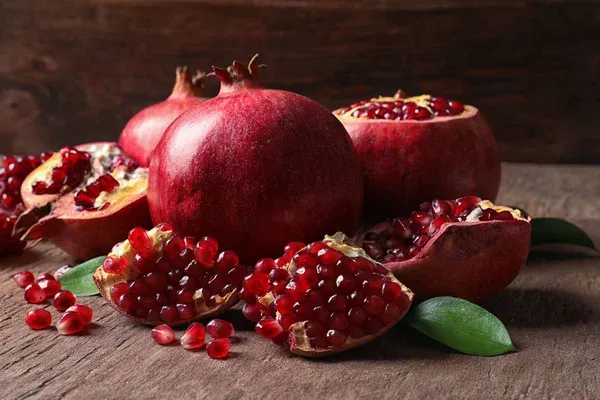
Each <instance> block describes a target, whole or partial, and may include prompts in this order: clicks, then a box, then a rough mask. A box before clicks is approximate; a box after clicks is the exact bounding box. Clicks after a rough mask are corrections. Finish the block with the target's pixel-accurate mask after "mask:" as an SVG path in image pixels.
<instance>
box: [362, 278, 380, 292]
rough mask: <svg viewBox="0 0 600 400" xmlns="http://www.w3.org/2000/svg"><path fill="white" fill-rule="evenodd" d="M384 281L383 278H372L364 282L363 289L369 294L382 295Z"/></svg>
mask: <svg viewBox="0 0 600 400" xmlns="http://www.w3.org/2000/svg"><path fill="white" fill-rule="evenodd" d="M383 284H384V279H383V278H382V277H381V276H377V275H374V276H371V277H370V278H368V279H367V280H365V281H364V282H363V288H364V289H365V290H366V292H367V293H369V294H380V293H381V291H382V290H383Z"/></svg>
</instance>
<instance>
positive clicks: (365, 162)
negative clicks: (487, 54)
mask: <svg viewBox="0 0 600 400" xmlns="http://www.w3.org/2000/svg"><path fill="white" fill-rule="evenodd" d="M334 115H336V116H337V117H338V119H339V120H340V121H341V122H342V124H343V125H344V127H345V128H346V130H347V131H348V133H349V134H350V137H351V138H352V141H353V142H354V145H355V147H356V150H357V152H358V155H359V159H360V163H361V167H362V170H363V175H364V179H365V213H366V214H368V215H370V216H371V217H376V218H382V219H383V218H390V217H394V216H398V215H404V214H406V213H409V212H410V211H411V210H413V209H415V208H417V207H418V206H419V204H420V203H422V202H424V201H428V200H431V199H433V198H436V197H437V198H446V199H451V198H456V197H460V196H467V195H471V194H476V195H478V196H481V197H482V198H486V199H490V200H492V201H493V200H494V199H495V197H496V195H497V194H498V188H499V186H500V173H501V171H500V156H499V151H498V146H497V144H496V140H495V138H494V135H493V133H492V131H491V129H490V127H489V125H488V124H487V123H486V121H485V119H484V118H483V116H482V114H481V112H480V111H479V110H478V109H477V108H475V107H473V106H470V105H463V104H462V103H460V102H458V101H456V100H452V99H448V98H442V97H435V96H431V95H428V94H425V95H421V96H414V97H407V96H406V95H405V94H404V93H402V92H401V91H399V92H398V93H397V94H396V95H395V96H393V97H377V98H372V99H369V100H363V101H360V102H357V103H354V104H351V105H350V106H347V107H343V108H340V109H338V110H336V111H334Z"/></svg>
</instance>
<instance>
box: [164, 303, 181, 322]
mask: <svg viewBox="0 0 600 400" xmlns="http://www.w3.org/2000/svg"><path fill="white" fill-rule="evenodd" d="M178 319H179V312H177V308H175V307H174V306H163V307H162V308H161V309H160V320H161V321H163V322H164V323H167V324H171V323H173V322H176V321H177V320H178Z"/></svg>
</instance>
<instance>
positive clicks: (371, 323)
mask: <svg viewBox="0 0 600 400" xmlns="http://www.w3.org/2000/svg"><path fill="white" fill-rule="evenodd" d="M362 328H363V330H364V331H365V333H366V334H367V335H373V334H374V333H377V332H379V331H380V330H381V328H383V324H382V323H381V321H380V320H379V318H377V317H369V318H367V320H366V321H365V323H364V324H363V326H362Z"/></svg>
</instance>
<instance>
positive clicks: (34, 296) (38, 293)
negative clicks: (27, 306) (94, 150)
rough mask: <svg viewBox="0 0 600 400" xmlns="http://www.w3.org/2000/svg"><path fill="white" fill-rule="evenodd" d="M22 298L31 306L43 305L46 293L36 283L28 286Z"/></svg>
mask: <svg viewBox="0 0 600 400" xmlns="http://www.w3.org/2000/svg"><path fill="white" fill-rule="evenodd" d="M23 296H24V297H25V301H26V302H28V303H31V304H39V303H43V302H44V300H46V293H45V292H44V290H43V289H42V288H41V287H40V286H39V285H38V284H37V283H32V284H29V285H28V286H27V287H26V288H25V291H24V292H23Z"/></svg>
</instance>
